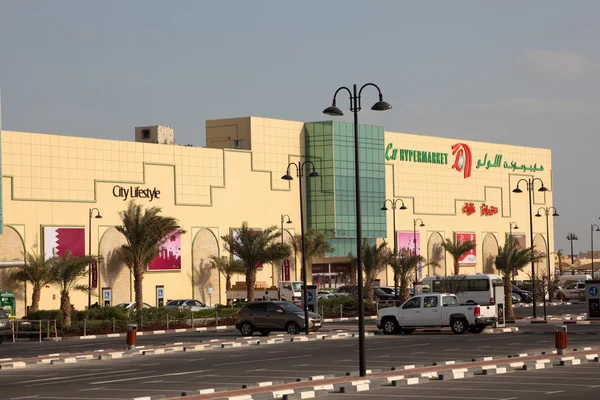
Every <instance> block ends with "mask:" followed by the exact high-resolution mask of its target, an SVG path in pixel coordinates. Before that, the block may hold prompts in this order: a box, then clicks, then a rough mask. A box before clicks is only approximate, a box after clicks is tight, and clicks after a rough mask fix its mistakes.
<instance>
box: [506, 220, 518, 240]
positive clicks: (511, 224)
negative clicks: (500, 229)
mask: <svg viewBox="0 0 600 400" xmlns="http://www.w3.org/2000/svg"><path fill="white" fill-rule="evenodd" d="M513 229H519V227H518V226H517V223H516V222H511V223H510V230H509V232H510V233H509V234H508V239H509V240H512V230H513Z"/></svg>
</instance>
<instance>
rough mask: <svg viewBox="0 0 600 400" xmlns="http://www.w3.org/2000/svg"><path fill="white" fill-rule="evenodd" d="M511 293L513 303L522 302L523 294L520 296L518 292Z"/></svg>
mask: <svg viewBox="0 0 600 400" xmlns="http://www.w3.org/2000/svg"><path fill="white" fill-rule="evenodd" d="M511 294H512V302H513V304H517V303H520V302H522V301H523V300H521V296H519V295H518V294H516V293H511Z"/></svg>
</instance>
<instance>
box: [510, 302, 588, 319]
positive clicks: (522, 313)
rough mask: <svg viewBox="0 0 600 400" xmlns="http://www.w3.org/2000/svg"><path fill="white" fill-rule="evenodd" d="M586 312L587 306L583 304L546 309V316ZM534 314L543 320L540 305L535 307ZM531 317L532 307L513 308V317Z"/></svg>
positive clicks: (542, 311)
mask: <svg viewBox="0 0 600 400" xmlns="http://www.w3.org/2000/svg"><path fill="white" fill-rule="evenodd" d="M538 304H541V303H538ZM586 312H587V306H586V304H585V303H581V304H570V305H564V306H563V305H561V306H547V307H546V313H547V314H548V315H564V314H584V313H586ZM536 314H537V317H538V318H543V316H544V307H543V306H542V305H538V306H537V307H536ZM532 315H533V307H515V316H517V317H531V316H532Z"/></svg>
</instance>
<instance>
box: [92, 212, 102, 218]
mask: <svg viewBox="0 0 600 400" xmlns="http://www.w3.org/2000/svg"><path fill="white" fill-rule="evenodd" d="M94 218H102V215H100V211H98V215H96V216H95V217H94Z"/></svg>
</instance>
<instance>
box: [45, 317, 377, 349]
mask: <svg viewBox="0 0 600 400" xmlns="http://www.w3.org/2000/svg"><path fill="white" fill-rule="evenodd" d="M375 319H377V316H375V315H372V316H367V317H365V321H368V320H375ZM344 321H358V317H348V318H326V319H324V320H323V322H344ZM235 330H236V328H235V325H222V326H209V327H206V326H203V327H198V328H178V329H160V330H156V331H138V333H137V335H138V336H152V335H168V334H172V333H184V332H223V331H235ZM126 336H127V333H108V334H105V335H87V336H59V337H56V338H53V337H51V338H45V339H44V340H45V341H51V342H56V341H59V340H60V341H62V340H94V339H109V338H120V337H126Z"/></svg>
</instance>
